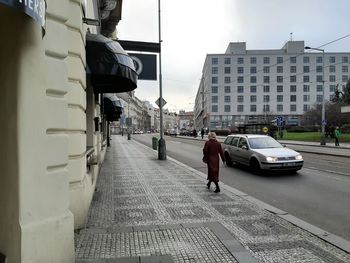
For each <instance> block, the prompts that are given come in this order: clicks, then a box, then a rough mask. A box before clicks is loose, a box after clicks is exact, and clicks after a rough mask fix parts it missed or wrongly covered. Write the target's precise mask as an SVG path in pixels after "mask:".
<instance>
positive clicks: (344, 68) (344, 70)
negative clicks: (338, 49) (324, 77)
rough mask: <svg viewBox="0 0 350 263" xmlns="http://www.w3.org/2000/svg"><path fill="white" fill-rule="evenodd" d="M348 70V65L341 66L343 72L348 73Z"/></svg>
mask: <svg viewBox="0 0 350 263" xmlns="http://www.w3.org/2000/svg"><path fill="white" fill-rule="evenodd" d="M348 71H349V68H348V66H342V67H341V72H343V73H348Z"/></svg>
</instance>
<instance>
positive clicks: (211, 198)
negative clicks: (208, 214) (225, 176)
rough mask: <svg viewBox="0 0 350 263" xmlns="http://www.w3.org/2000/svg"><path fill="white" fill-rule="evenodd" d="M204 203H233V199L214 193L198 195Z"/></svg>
mask: <svg viewBox="0 0 350 263" xmlns="http://www.w3.org/2000/svg"><path fill="white" fill-rule="evenodd" d="M199 196H200V197H201V198H202V199H203V200H204V201H206V202H209V203H221V202H235V200H234V199H232V198H231V197H229V196H227V195H226V194H224V193H220V194H216V193H209V194H208V193H207V194H201V195H199Z"/></svg>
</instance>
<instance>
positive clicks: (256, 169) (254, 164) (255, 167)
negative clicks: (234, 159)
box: [249, 158, 261, 174]
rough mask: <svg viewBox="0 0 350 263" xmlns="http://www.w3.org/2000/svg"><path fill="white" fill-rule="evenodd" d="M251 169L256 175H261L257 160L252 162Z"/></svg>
mask: <svg viewBox="0 0 350 263" xmlns="http://www.w3.org/2000/svg"><path fill="white" fill-rule="evenodd" d="M249 167H250V169H251V171H252V172H253V173H254V174H260V173H261V168H260V164H259V162H258V160H257V159H255V158H254V159H252V160H250V163H249Z"/></svg>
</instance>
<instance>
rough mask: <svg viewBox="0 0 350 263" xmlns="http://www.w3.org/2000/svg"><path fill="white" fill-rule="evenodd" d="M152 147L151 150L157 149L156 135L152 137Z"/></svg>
mask: <svg viewBox="0 0 350 263" xmlns="http://www.w3.org/2000/svg"><path fill="white" fill-rule="evenodd" d="M152 148H153V150H157V149H158V138H157V137H152Z"/></svg>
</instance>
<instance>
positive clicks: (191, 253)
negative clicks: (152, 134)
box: [75, 136, 350, 263]
mask: <svg viewBox="0 0 350 263" xmlns="http://www.w3.org/2000/svg"><path fill="white" fill-rule="evenodd" d="M205 178H206V175H205V174H203V173H201V172H198V171H196V170H194V169H192V168H190V167H188V166H186V165H184V164H182V163H180V162H178V161H175V160H173V159H171V158H168V160H166V161H159V160H157V152H156V151H153V150H152V149H150V148H147V147H145V146H143V145H141V144H139V143H137V142H136V141H134V140H129V141H128V140H126V137H121V136H113V137H112V141H111V147H110V148H108V152H107V155H106V159H105V162H104V164H103V167H102V170H101V173H100V175H99V178H98V182H97V189H96V192H95V194H94V197H93V201H92V204H91V207H90V211H89V217H88V222H87V223H86V227H85V228H84V229H81V230H80V231H78V232H77V233H76V234H75V250H76V262H78V263H82V262H115V263H116V262H118V263H119V262H126V263H127V262H144V263H145V262H169V263H170V262H244V263H250V262H266V263H267V262H269V263H270V262H283V263H288V262H305V263H306V262H307V263H310V262H328V263H346V262H350V254H349V251H350V246H349V242H348V241H345V240H341V239H339V238H338V237H336V236H333V235H331V234H329V233H326V232H324V231H322V230H321V229H317V228H316V227H312V226H308V227H309V229H311V228H313V232H315V233H317V232H318V235H319V236H323V237H324V238H323V239H321V238H319V237H318V236H316V235H314V234H311V233H310V232H308V231H305V230H304V229H302V228H300V227H297V226H296V225H302V224H305V226H307V224H306V223H304V222H301V221H300V220H299V221H298V219H297V218H294V217H292V216H291V215H288V214H287V213H286V212H283V211H280V210H278V209H275V208H273V207H269V206H268V205H265V204H262V203H261V202H259V201H258V200H255V199H254V198H252V197H249V196H247V195H246V194H244V193H242V192H239V191H237V190H235V189H233V188H231V187H229V186H226V185H224V184H221V186H222V187H221V188H222V192H221V193H219V194H215V193H214V192H213V190H214V189H213V188H212V189H210V190H208V189H207V188H206V185H205V183H206V180H205ZM270 211H273V213H272V212H270ZM286 219H287V220H286ZM291 222H293V223H291ZM295 224H296V225H295ZM306 228H307V227H306ZM324 239H326V240H328V241H332V240H334V243H336V244H337V246H340V247H342V248H343V249H345V251H348V252H345V251H343V250H341V249H339V248H338V247H336V246H334V245H331V244H330V243H328V242H326V241H325V240H324Z"/></svg>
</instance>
